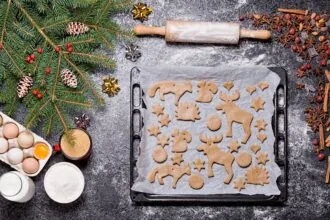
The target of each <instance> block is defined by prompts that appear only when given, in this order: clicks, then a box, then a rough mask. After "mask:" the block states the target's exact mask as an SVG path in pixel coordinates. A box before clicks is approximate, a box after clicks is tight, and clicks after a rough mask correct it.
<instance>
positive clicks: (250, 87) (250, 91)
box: [245, 85, 256, 95]
mask: <svg viewBox="0 0 330 220" xmlns="http://www.w3.org/2000/svg"><path fill="white" fill-rule="evenodd" d="M245 90H246V91H247V92H248V93H249V94H250V95H252V94H253V93H254V92H255V91H256V87H255V86H253V85H248V87H246V89H245Z"/></svg>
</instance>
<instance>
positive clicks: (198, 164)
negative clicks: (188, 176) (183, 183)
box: [193, 158, 205, 172]
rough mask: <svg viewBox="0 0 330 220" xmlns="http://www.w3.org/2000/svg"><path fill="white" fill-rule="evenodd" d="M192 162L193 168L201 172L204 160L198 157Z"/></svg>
mask: <svg viewBox="0 0 330 220" xmlns="http://www.w3.org/2000/svg"><path fill="white" fill-rule="evenodd" d="M193 164H194V169H196V170H198V172H201V170H202V169H205V167H204V164H205V162H204V160H202V159H200V158H198V159H197V160H195V161H194V162H193Z"/></svg>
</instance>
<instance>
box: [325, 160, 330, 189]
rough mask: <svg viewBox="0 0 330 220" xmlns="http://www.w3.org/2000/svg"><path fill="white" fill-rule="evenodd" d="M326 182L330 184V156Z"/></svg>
mask: <svg viewBox="0 0 330 220" xmlns="http://www.w3.org/2000/svg"><path fill="white" fill-rule="evenodd" d="M325 182H326V183H330V156H328V169H327V173H326V175H325Z"/></svg>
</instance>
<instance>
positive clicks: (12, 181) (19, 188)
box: [0, 171, 35, 203]
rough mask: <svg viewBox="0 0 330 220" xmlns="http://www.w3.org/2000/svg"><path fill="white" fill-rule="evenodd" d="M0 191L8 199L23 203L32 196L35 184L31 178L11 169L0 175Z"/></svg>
mask: <svg viewBox="0 0 330 220" xmlns="http://www.w3.org/2000/svg"><path fill="white" fill-rule="evenodd" d="M0 192H1V195H2V196H3V197H4V198H6V199H8V200H9V201H13V202H19V203H24V202H27V201H29V200H30V199H32V197H33V196H34V193H35V185H34V183H33V181H32V179H31V178H29V177H27V176H24V175H23V174H21V173H20V172H18V171H11V172H8V173H5V174H3V175H2V176H1V177H0Z"/></svg>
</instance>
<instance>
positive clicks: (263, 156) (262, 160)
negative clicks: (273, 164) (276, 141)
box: [256, 152, 269, 165]
mask: <svg viewBox="0 0 330 220" xmlns="http://www.w3.org/2000/svg"><path fill="white" fill-rule="evenodd" d="M256 159H257V163H258V164H263V165H266V163H267V162H268V161H269V159H268V154H267V153H265V152H260V153H258V155H257V157H256Z"/></svg>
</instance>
